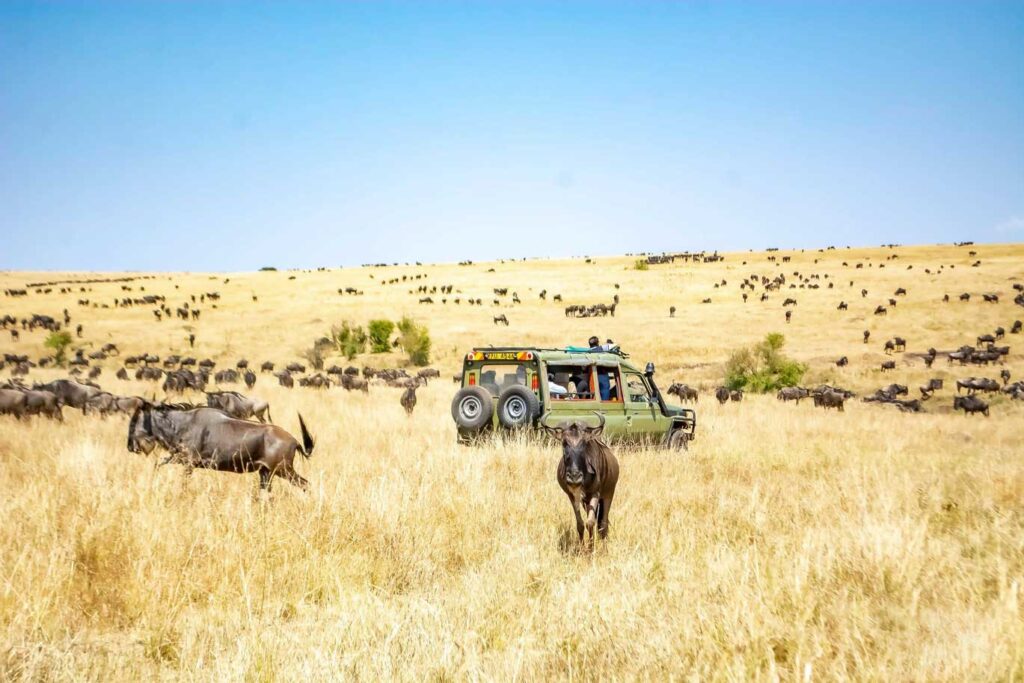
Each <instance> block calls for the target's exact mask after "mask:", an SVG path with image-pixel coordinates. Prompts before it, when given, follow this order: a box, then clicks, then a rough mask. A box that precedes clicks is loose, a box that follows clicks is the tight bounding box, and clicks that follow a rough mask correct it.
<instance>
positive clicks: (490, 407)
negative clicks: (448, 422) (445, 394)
mask: <svg viewBox="0 0 1024 683" xmlns="http://www.w3.org/2000/svg"><path fill="white" fill-rule="evenodd" d="M492 415H494V399H493V398H491V394H490V392H489V391H487V390H486V389H484V388H483V387H480V386H475V387H463V388H462V389H459V391H458V392H457V393H456V394H455V398H453V399H452V419H454V420H455V424H457V425H458V426H459V427H461V428H463V429H466V430H469V431H473V432H477V431H480V430H481V429H483V428H484V427H485V426H487V423H489V422H490V421H491V416H492Z"/></svg>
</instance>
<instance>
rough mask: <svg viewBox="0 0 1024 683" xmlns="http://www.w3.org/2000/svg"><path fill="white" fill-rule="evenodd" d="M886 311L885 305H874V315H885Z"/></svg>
mask: <svg viewBox="0 0 1024 683" xmlns="http://www.w3.org/2000/svg"><path fill="white" fill-rule="evenodd" d="M888 312H889V311H888V310H886V308H885V306H882V305H881V304H879V305H878V306H875V315H885V314H886V313H888Z"/></svg>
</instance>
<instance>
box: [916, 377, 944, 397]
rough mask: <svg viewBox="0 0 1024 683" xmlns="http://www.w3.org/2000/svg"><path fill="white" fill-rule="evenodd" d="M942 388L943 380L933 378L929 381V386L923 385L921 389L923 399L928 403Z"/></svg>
mask: <svg viewBox="0 0 1024 683" xmlns="http://www.w3.org/2000/svg"><path fill="white" fill-rule="evenodd" d="M941 388H942V380H941V379H937V378H935V377H933V378H932V379H930V380H928V384H923V385H921V387H920V391H921V399H922V400H925V401H927V400H928V399H930V398H931V397H932V394H934V393H935V392H936V391H937V390H939V389H941Z"/></svg>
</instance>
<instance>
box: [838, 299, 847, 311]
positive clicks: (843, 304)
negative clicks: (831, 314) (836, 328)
mask: <svg viewBox="0 0 1024 683" xmlns="http://www.w3.org/2000/svg"><path fill="white" fill-rule="evenodd" d="M848 309H849V306H847V305H846V302H845V301H840V302H839V306H838V307H837V310H840V311H845V310H848Z"/></svg>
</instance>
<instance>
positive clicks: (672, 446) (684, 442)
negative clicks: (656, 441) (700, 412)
mask: <svg viewBox="0 0 1024 683" xmlns="http://www.w3.org/2000/svg"><path fill="white" fill-rule="evenodd" d="M689 443H690V435H689V434H687V433H686V432H684V431H683V430H682V429H676V430H675V431H674V432H672V433H671V434H669V437H668V448H669V450H671V451H686V450H689Z"/></svg>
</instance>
